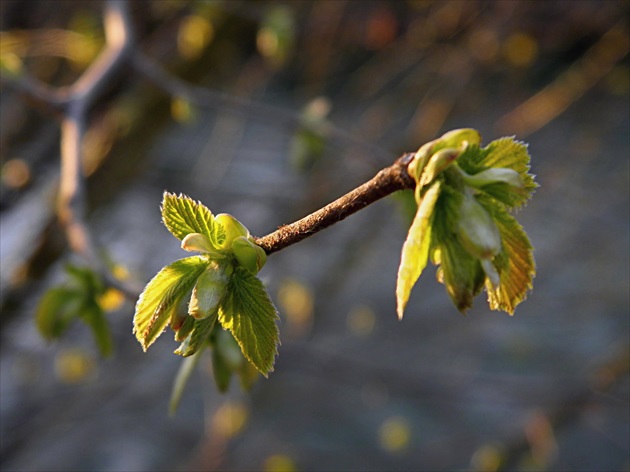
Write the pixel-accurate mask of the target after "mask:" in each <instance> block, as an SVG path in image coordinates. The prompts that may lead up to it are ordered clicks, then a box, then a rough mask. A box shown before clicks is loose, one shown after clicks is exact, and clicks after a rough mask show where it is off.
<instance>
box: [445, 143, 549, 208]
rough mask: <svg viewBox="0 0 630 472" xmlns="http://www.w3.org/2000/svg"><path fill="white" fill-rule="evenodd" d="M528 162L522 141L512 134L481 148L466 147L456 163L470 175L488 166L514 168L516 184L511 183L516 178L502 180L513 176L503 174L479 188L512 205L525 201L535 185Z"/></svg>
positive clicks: (490, 167) (485, 169) (527, 155)
mask: <svg viewBox="0 0 630 472" xmlns="http://www.w3.org/2000/svg"><path fill="white" fill-rule="evenodd" d="M529 162H530V156H529V153H528V152H527V145H526V144H524V143H522V142H520V141H516V140H515V139H514V138H500V139H497V140H495V141H492V142H491V143H490V144H488V145H487V146H485V147H484V148H476V149H475V148H473V149H467V150H466V151H465V152H464V153H463V154H462V155H461V156H460V157H459V159H458V160H457V165H458V166H459V167H460V168H461V169H462V170H463V171H465V172H466V173H467V174H469V175H470V176H472V177H473V178H475V176H477V177H479V175H481V176H483V175H484V174H480V173H482V172H484V171H487V170H488V169H493V172H496V171H497V170H498V169H511V170H513V171H516V172H517V173H518V174H519V177H520V184H519V185H514V183H516V182H514V181H513V180H511V181H507V180H505V179H506V178H510V179H513V177H505V176H504V179H498V180H497V181H495V183H487V184H485V185H484V186H483V187H482V189H481V190H482V191H483V192H484V193H487V194H488V195H490V196H492V197H493V198H495V199H496V200H498V201H500V202H502V203H504V204H505V205H507V206H508V207H509V208H516V207H520V206H522V205H523V204H525V203H526V202H527V200H528V199H529V198H530V197H531V196H532V193H533V192H534V190H535V189H536V187H537V186H538V185H537V184H536V183H535V182H534V176H533V175H531V174H529V173H528V172H529ZM500 172H504V171H500ZM485 175H486V176H487V175H488V174H485Z"/></svg>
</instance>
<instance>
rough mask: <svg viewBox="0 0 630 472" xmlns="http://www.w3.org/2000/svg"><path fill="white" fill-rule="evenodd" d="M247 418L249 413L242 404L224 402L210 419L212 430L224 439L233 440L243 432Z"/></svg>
mask: <svg viewBox="0 0 630 472" xmlns="http://www.w3.org/2000/svg"><path fill="white" fill-rule="evenodd" d="M248 416H249V412H248V410H247V407H246V406H245V405H244V404H242V403H236V402H226V403H224V404H223V405H221V407H219V409H218V410H217V411H216V413H215V414H214V416H213V417H212V430H213V432H214V433H215V434H217V435H219V436H222V437H224V438H227V439H229V438H233V437H234V436H236V435H237V434H238V433H240V432H241V431H242V430H243V428H244V427H245V424H247V419H248Z"/></svg>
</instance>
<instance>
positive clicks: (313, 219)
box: [256, 153, 415, 254]
mask: <svg viewBox="0 0 630 472" xmlns="http://www.w3.org/2000/svg"><path fill="white" fill-rule="evenodd" d="M413 155H414V154H413V153H408V154H404V155H403V156H401V157H400V158H399V159H397V160H396V162H394V164H392V165H391V166H389V167H386V168H384V169H382V170H380V171H379V172H378V173H377V174H376V175H375V176H374V177H372V179H370V180H368V181H367V182H365V183H364V184H363V185H361V186H359V187H357V188H355V189H354V190H352V191H350V192H348V193H347V194H345V195H344V196H343V197H340V198H338V199H337V200H335V201H334V202H332V203H329V204H328V205H326V206H325V207H323V208H321V209H320V210H317V211H316V212H314V213H311V214H310V215H308V216H305V217H304V218H302V219H301V220H298V221H296V222H295V223H291V224H290V225H286V226H281V227H280V228H278V230H276V231H274V232H273V233H270V234H268V235H266V236H263V237H261V238H256V244H258V245H259V246H260V247H262V248H263V249H264V250H265V252H266V253H267V254H272V253H274V252H277V251H279V250H281V249H284V248H285V247H287V246H290V245H292V244H295V243H298V242H300V241H302V240H303V239H305V238H308V237H309V236H312V235H313V234H315V233H317V232H319V231H321V230H323V229H324V228H327V227H328V226H331V225H333V224H335V223H337V222H339V221H341V220H343V219H345V218H346V217H348V216H350V215H352V214H353V213H356V212H357V211H359V210H361V209H362V208H365V207H366V206H368V205H370V204H371V203H374V202H375V201H377V200H380V199H381V198H383V197H386V196H387V195H390V194H392V193H394V192H396V191H398V190H403V189H412V188H414V187H415V181H414V180H413V178H412V177H411V176H410V175H409V174H408V173H407V165H408V164H409V162H411V158H412V157H413Z"/></svg>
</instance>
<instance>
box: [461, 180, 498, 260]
mask: <svg viewBox="0 0 630 472" xmlns="http://www.w3.org/2000/svg"><path fill="white" fill-rule="evenodd" d="M459 213H460V215H459V221H458V223H457V235H458V237H459V240H460V242H461V243H462V246H464V249H466V251H468V253H469V254H470V255H471V256H473V257H475V258H476V259H492V258H493V257H494V256H496V255H497V254H498V252H499V251H500V250H501V235H500V234H499V229H498V228H497V225H496V224H495V223H494V221H492V217H491V216H490V214H489V213H488V212H487V211H486V210H485V208H484V207H482V206H481V204H480V203H479V202H477V199H476V198H475V196H474V195H473V194H472V193H470V192H466V193H465V194H464V198H463V199H462V204H461V207H460V210H459Z"/></svg>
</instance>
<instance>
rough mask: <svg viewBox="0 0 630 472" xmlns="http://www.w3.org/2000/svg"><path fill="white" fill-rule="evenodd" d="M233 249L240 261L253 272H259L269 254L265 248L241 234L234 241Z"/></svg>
mask: <svg viewBox="0 0 630 472" xmlns="http://www.w3.org/2000/svg"><path fill="white" fill-rule="evenodd" d="M232 251H233V252H234V256H235V257H236V260H237V261H238V263H239V264H240V265H241V266H243V267H245V268H246V269H247V270H249V271H250V272H251V273H252V274H257V273H258V272H259V271H260V269H262V268H263V266H264V265H265V262H266V261H267V254H265V251H264V250H263V248H261V247H260V246H258V245H256V244H254V243H253V242H251V241H250V240H249V239H247V238H245V237H244V236H239V237H237V238H235V239H234V241H232Z"/></svg>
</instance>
